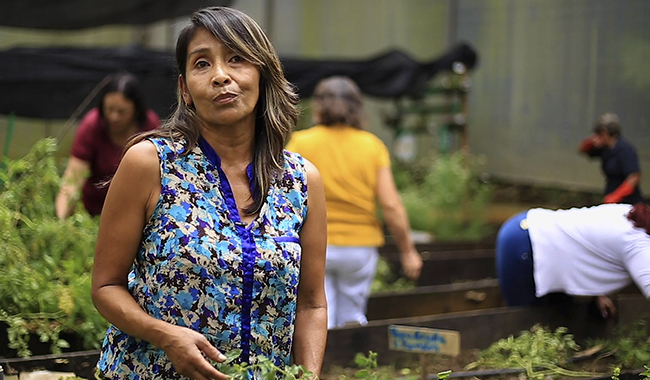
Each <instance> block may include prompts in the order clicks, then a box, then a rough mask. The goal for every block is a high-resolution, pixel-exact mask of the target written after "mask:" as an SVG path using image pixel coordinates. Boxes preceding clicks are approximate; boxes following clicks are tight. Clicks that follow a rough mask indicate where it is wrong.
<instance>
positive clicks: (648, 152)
mask: <svg viewBox="0 0 650 380" xmlns="http://www.w3.org/2000/svg"><path fill="white" fill-rule="evenodd" d="M457 33H458V34H457V38H458V39H461V40H466V41H469V42H470V43H472V44H473V45H474V46H475V47H476V49H477V50H478V52H479V54H480V58H481V61H480V63H479V67H478V69H477V70H476V72H475V73H474V74H473V84H474V87H473V88H472V94H471V97H470V142H471V148H472V151H473V152H474V153H479V154H484V155H485V156H486V157H487V171H488V172H490V173H493V174H495V175H498V176H501V177H506V178H510V179H513V180H515V181H520V182H533V183H546V184H551V183H552V184H561V185H567V186H575V187H578V188H590V189H600V188H602V186H603V183H604V182H603V177H602V175H601V173H600V166H599V162H598V161H588V160H587V159H585V158H583V157H582V156H579V155H578V154H577V149H576V148H577V144H578V142H579V140H580V139H581V138H583V137H585V136H586V135H587V134H589V133H590V132H591V129H592V127H593V123H594V121H595V119H596V118H597V116H598V115H599V114H601V113H604V112H615V113H617V114H618V115H619V116H620V117H621V121H622V124H623V135H624V136H625V137H626V138H628V139H629V140H631V141H632V142H633V143H634V144H635V145H636V147H637V149H638V151H639V154H640V159H641V167H642V170H644V171H645V173H646V175H645V176H644V178H643V182H642V186H643V188H644V189H645V194H646V195H650V149H648V148H649V147H650V134H649V133H648V132H649V131H650V1H647V0H626V1H618V0H526V1H522V0H459V3H458V29H457Z"/></svg>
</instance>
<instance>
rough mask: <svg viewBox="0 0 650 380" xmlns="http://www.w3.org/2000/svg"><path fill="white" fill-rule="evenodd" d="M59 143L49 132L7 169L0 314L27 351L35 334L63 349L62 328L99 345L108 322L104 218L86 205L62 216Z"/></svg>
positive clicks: (0, 198)
mask: <svg viewBox="0 0 650 380" xmlns="http://www.w3.org/2000/svg"><path fill="white" fill-rule="evenodd" d="M56 149H57V145H56V142H55V141H54V140H53V139H43V140H41V141H39V142H37V143H36V144H35V145H34V146H33V147H32V149H31V150H30V152H29V153H28V154H27V155H26V156H25V157H23V158H22V159H19V160H7V161H5V164H6V165H5V170H3V171H0V183H2V184H3V185H2V188H0V236H1V241H0V242H1V244H0V321H1V322H4V323H5V324H6V325H7V326H8V327H7V335H8V338H9V345H8V346H9V348H11V349H14V350H17V352H18V355H19V356H21V357H26V356H30V355H31V352H30V349H29V337H30V335H32V334H34V335H36V336H37V337H38V339H39V340H40V341H41V342H45V343H49V344H50V346H51V352H52V353H60V352H61V350H62V349H64V348H67V347H69V343H68V342H66V341H65V340H64V339H62V338H61V335H62V334H64V333H75V334H76V335H78V336H79V337H81V338H82V339H83V344H84V347H85V348H88V349H92V348H98V347H99V344H100V343H101V339H102V338H103V335H104V332H105V330H106V328H107V327H108V324H107V322H106V321H105V320H104V319H103V318H102V317H101V316H100V315H99V313H98V312H97V311H96V309H95V307H94V306H93V304H92V300H91V299H90V282H91V276H90V273H91V270H92V263H93V254H94V246H95V240H96V236H97V228H98V222H97V220H95V219H93V218H92V217H90V215H88V214H87V213H85V211H83V210H81V211H79V212H77V213H75V214H74V215H73V216H71V217H70V218H67V219H65V220H58V218H56V215H55V211H54V199H55V197H56V194H57V192H58V189H59V184H60V181H61V178H60V175H59V171H58V169H57V166H56V164H55V161H54V153H55V152H56Z"/></svg>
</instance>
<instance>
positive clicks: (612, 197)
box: [604, 181, 634, 203]
mask: <svg viewBox="0 0 650 380" xmlns="http://www.w3.org/2000/svg"><path fill="white" fill-rule="evenodd" d="M633 191H634V187H632V186H630V184H628V183H627V181H625V182H623V183H622V184H621V186H619V187H617V188H616V190H614V191H612V192H611V193H609V194H607V195H605V200H604V202H605V203H618V202H620V201H621V200H622V199H623V198H625V197H627V196H628V195H630V194H632V192H633Z"/></svg>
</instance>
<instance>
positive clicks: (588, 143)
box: [578, 137, 594, 153]
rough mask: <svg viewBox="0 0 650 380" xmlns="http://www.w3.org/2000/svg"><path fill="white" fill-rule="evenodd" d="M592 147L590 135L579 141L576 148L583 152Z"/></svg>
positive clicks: (592, 142)
mask: <svg viewBox="0 0 650 380" xmlns="http://www.w3.org/2000/svg"><path fill="white" fill-rule="evenodd" d="M593 147H594V139H593V138H591V137H587V138H586V139H584V140H582V141H581V142H580V145H579V146H578V150H579V151H581V152H583V153H589V151H591V149H592V148H593Z"/></svg>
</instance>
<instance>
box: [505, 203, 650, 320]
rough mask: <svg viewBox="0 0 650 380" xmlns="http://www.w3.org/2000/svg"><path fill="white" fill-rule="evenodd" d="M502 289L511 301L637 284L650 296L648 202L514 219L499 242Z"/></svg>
mask: <svg viewBox="0 0 650 380" xmlns="http://www.w3.org/2000/svg"><path fill="white" fill-rule="evenodd" d="M496 266H497V276H498V278H499V286H500V289H501V293H502V295H503V297H504V298H505V300H506V303H507V304H508V305H510V306H515V305H532V304H544V303H548V299H549V297H551V296H552V295H554V294H558V293H559V294H566V295H569V296H594V297H596V305H597V306H598V309H599V310H600V312H601V314H602V315H603V317H605V318H607V317H608V316H611V315H614V314H615V313H616V308H615V307H614V304H613V303H612V301H611V300H610V299H609V297H607V295H610V294H612V293H615V292H616V291H618V290H620V289H622V288H624V287H625V286H627V285H629V284H630V283H632V282H633V281H634V283H636V285H637V286H638V287H639V289H640V290H641V292H642V293H643V295H644V296H645V297H646V298H650V208H649V207H648V206H646V205H645V204H644V203H637V204H635V205H634V206H631V205H626V204H603V205H599V206H593V207H583V208H571V209H566V210H562V209H560V210H549V209H543V208H533V209H530V210H528V211H524V212H521V213H519V214H517V215H515V216H513V217H511V218H510V219H508V220H507V221H506V222H505V223H504V224H503V225H502V226H501V229H500V230H499V233H498V234H497V240H496Z"/></svg>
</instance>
